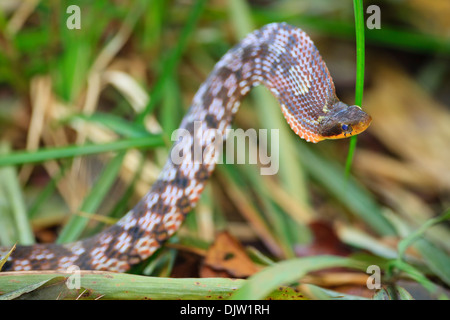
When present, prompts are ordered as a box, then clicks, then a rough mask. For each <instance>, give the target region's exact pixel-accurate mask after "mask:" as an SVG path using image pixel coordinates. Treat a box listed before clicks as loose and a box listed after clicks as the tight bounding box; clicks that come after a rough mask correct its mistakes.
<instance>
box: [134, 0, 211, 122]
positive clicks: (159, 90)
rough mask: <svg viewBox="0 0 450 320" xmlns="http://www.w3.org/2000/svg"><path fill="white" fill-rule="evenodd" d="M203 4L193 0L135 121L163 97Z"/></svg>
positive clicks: (141, 120)
mask: <svg viewBox="0 0 450 320" xmlns="http://www.w3.org/2000/svg"><path fill="white" fill-rule="evenodd" d="M205 4H206V0H197V1H195V3H194V5H193V8H192V9H191V12H190V15H189V17H188V20H187V21H186V24H185V26H184V28H183V30H182V31H181V34H180V37H179V39H178V41H177V45H176V47H175V48H174V49H173V50H172V52H171V53H170V54H169V57H168V58H167V59H166V60H165V61H164V63H163V66H162V69H161V70H163V71H162V74H161V75H160V76H159V77H158V81H157V82H156V84H155V86H154V87H153V89H152V91H151V94H150V101H149V103H148V104H147V106H146V107H145V109H144V111H143V112H141V113H140V114H139V115H138V116H137V118H136V122H137V123H142V122H143V121H144V119H145V117H146V116H147V115H148V114H150V113H151V112H152V111H153V109H154V108H155V106H156V105H157V104H158V103H159V102H160V100H161V98H162V97H163V95H164V87H165V85H166V81H167V79H169V78H170V77H171V76H172V74H173V72H174V70H175V68H176V66H177V64H178V61H179V60H180V58H181V55H182V54H183V52H184V50H185V49H186V46H187V43H188V40H189V37H190V36H191V34H192V33H193V31H194V29H195V26H196V24H197V21H198V20H199V18H200V16H201V13H202V12H203V9H204V7H205Z"/></svg>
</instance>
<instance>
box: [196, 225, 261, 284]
mask: <svg viewBox="0 0 450 320" xmlns="http://www.w3.org/2000/svg"><path fill="white" fill-rule="evenodd" d="M259 269H260V268H259V267H258V266H257V265H256V264H255V263H253V261H252V260H251V259H250V258H249V257H248V255H247V254H246V252H245V249H244V247H243V246H242V245H241V243H240V242H239V241H238V240H237V239H236V238H234V237H233V236H232V235H230V234H229V233H228V232H227V231H223V232H221V233H219V234H217V236H216V239H215V240H214V243H213V244H212V245H211V247H210V248H209V249H208V252H207V253H206V258H205V261H204V265H203V266H202V268H201V270H200V276H201V277H212V276H213V277H235V278H245V277H248V276H251V275H252V274H254V273H255V272H257V271H259Z"/></svg>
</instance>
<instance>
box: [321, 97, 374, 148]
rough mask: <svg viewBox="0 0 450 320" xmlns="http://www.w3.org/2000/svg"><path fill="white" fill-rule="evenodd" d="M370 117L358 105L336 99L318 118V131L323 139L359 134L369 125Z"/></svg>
mask: <svg viewBox="0 0 450 320" xmlns="http://www.w3.org/2000/svg"><path fill="white" fill-rule="evenodd" d="M371 122H372V117H371V116H369V115H368V114H367V113H365V112H364V111H363V110H362V109H361V108H360V107H358V106H348V105H346V104H345V103H343V102H341V101H338V102H336V103H335V104H333V106H332V107H330V108H328V110H327V111H326V113H325V115H323V116H321V117H320V120H319V125H320V129H319V133H320V135H321V136H322V137H323V138H324V139H342V138H348V137H350V136H354V135H357V134H360V133H361V132H363V131H364V130H366V129H367V127H369V125H370V123H371Z"/></svg>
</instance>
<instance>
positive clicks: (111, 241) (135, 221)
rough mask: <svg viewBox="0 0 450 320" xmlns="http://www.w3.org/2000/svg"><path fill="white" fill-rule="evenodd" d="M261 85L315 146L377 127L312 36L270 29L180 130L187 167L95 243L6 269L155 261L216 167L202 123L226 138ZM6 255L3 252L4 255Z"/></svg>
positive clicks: (213, 79) (204, 91) (168, 167)
mask: <svg viewBox="0 0 450 320" xmlns="http://www.w3.org/2000/svg"><path fill="white" fill-rule="evenodd" d="M258 84H264V85H265V86H266V87H267V88H268V89H269V90H270V91H271V92H272V93H273V95H274V96H275V97H276V98H277V99H278V100H279V103H280V105H281V109H282V112H283V114H284V117H285V118H286V120H287V122H288V123H289V125H290V126H291V128H292V129H293V130H294V131H295V133H296V134H298V135H299V136H300V137H301V138H303V139H305V140H307V141H310V142H318V141H321V140H323V139H334V138H343V137H346V136H350V135H354V134H358V133H360V132H362V131H364V130H365V129H366V128H367V126H368V125H369V124H370V121H371V118H370V116H368V115H367V114H366V113H365V112H363V111H362V110H361V109H360V108H359V107H357V106H347V105H346V104H344V103H342V102H340V101H339V100H338V99H337V97H336V94H335V88H334V84H333V80H332V78H331V76H330V74H329V72H328V69H327V67H326V65H325V63H324V62H323V61H322V58H321V56H320V54H319V52H318V50H317V49H316V47H315V46H314V44H313V43H312V41H311V39H310V38H309V37H308V35H307V34H306V33H305V32H303V31H302V30H300V29H298V28H296V27H293V26H290V25H288V24H285V23H272V24H269V25H266V26H264V27H263V28H261V29H259V30H256V31H254V32H253V33H251V34H249V35H248V36H247V37H246V38H244V39H243V40H242V41H241V42H240V43H239V44H237V45H236V46H235V47H234V48H232V49H231V50H230V51H229V52H228V53H226V54H225V56H223V58H222V59H221V60H220V61H219V62H218V63H217V64H216V66H215V68H214V70H213V71H212V72H211V74H210V75H209V77H208V78H207V80H206V81H205V82H204V83H203V84H202V85H201V87H200V89H199V90H198V92H197V93H196V95H195V97H194V99H193V102H192V105H191V107H190V109H189V111H188V113H187V114H186V116H185V117H184V118H183V120H182V123H181V125H180V128H182V129H185V130H187V131H188V132H189V133H191V135H190V136H191V139H182V140H179V141H177V142H175V144H174V147H175V146H176V147H178V148H179V150H182V161H181V163H177V164H176V163H174V162H173V161H172V160H171V159H170V158H169V159H168V160H167V162H166V164H165V166H164V168H163V170H162V172H161V174H160V176H159V178H158V180H157V182H156V183H155V184H154V185H153V187H152V188H151V189H150V191H149V192H148V193H147V194H146V195H145V196H144V198H143V199H141V201H140V202H139V203H138V204H137V205H136V206H135V207H134V208H133V209H132V210H130V211H129V212H128V213H127V214H126V215H125V216H124V217H123V218H122V219H121V220H119V221H118V222H117V223H116V224H115V225H113V226H111V227H109V228H107V229H106V230H104V231H103V232H101V233H99V234H97V235H95V236H94V237H91V238H88V239H84V240H81V241H77V242H74V243H69V244H64V245H56V244H37V245H33V246H18V247H17V248H16V250H15V251H14V252H13V253H12V254H11V256H10V258H9V260H8V261H7V263H6V264H5V266H4V268H3V271H7V270H45V269H54V270H65V269H67V268H69V267H70V266H72V265H77V266H78V267H79V268H80V269H87V270H110V271H126V270H128V269H129V268H130V267H131V266H132V265H134V264H136V263H138V262H140V261H142V260H144V259H146V258H147V257H149V256H150V255H152V254H153V253H154V252H155V250H157V249H158V248H159V247H160V246H161V245H162V244H163V242H164V241H165V240H167V239H168V238H169V237H170V236H172V235H173V234H174V233H175V232H176V231H177V230H178V229H179V227H180V225H181V224H182V222H183V220H184V218H185V216H186V214H187V213H188V212H189V211H190V210H191V208H193V207H194V206H195V204H196V202H197V200H198V199H199V197H200V194H201V192H202V190H203V187H204V185H205V183H206V182H207V180H208V178H209V176H210V175H211V173H212V171H213V170H214V167H215V155H214V150H212V151H211V152H207V151H208V147H209V146H210V144H211V139H210V138H208V137H205V136H204V135H199V134H197V135H196V136H195V135H194V122H196V121H200V123H201V126H202V128H203V129H204V131H205V130H207V129H215V130H216V131H218V133H219V134H222V136H224V134H225V130H226V129H227V127H229V125H230V123H231V121H232V119H233V116H234V114H235V113H236V112H237V110H238V107H239V104H240V101H241V100H242V98H243V97H244V96H245V95H246V94H247V92H248V91H249V90H250V89H251V88H252V87H254V86H256V85H258ZM194 145H197V146H201V148H202V152H201V154H202V155H203V158H202V159H201V160H202V161H194V150H193V148H194ZM205 151H206V152H205ZM6 252H7V249H6V248H0V256H3V255H4V254H5V253H6Z"/></svg>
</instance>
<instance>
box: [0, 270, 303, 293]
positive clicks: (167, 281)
mask: <svg viewBox="0 0 450 320" xmlns="http://www.w3.org/2000/svg"><path fill="white" fill-rule="evenodd" d="M71 275H75V274H67V273H55V272H39V273H36V272H34V273H29V272H14V273H12V272H4V273H0V298H1V297H3V296H1V295H6V297H5V298H7V297H8V295H9V294H12V293H11V292H14V291H16V293H17V292H18V291H19V290H21V289H22V288H25V289H22V290H23V291H24V292H21V293H22V294H26V293H25V291H28V292H29V291H32V293H33V295H34V297H36V296H38V297H39V290H41V289H42V290H44V289H45V284H46V283H45V282H46V281H49V282H51V283H54V282H55V281H57V280H59V281H60V279H61V276H63V277H69V276H71ZM79 275H80V285H81V288H80V289H73V290H67V289H68V288H67V287H66V285H65V283H64V281H60V283H61V290H59V291H62V290H65V291H66V295H65V296H63V297H61V296H58V291H57V292H55V294H54V297H53V299H57V298H58V297H59V298H64V299H72V300H73V299H91V300H92V299H101V300H110V299H114V300H149V299H153V300H174V299H190V300H199V299H202V300H223V299H227V298H229V297H231V296H232V295H233V294H234V292H235V291H236V290H237V289H238V288H240V287H242V285H243V284H245V283H246V280H243V279H227V278H162V277H147V276H139V275H133V274H125V273H114V272H96V271H80V274H79ZM63 280H64V279H63ZM32 286H34V287H32ZM29 289H32V290H29ZM82 292H84V294H81V293H82ZM43 294H45V293H43ZM23 298H26V296H23ZM46 298H47V299H51V297H50V296H48V295H46ZM268 299H284V300H286V299H288V300H290V299H292V300H304V297H303V296H302V295H301V294H299V293H298V292H295V291H294V290H293V289H291V288H288V287H281V288H278V287H277V288H275V289H274V290H273V291H272V292H269V294H268Z"/></svg>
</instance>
